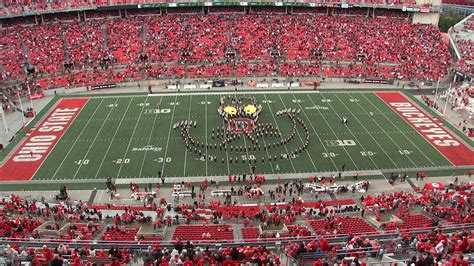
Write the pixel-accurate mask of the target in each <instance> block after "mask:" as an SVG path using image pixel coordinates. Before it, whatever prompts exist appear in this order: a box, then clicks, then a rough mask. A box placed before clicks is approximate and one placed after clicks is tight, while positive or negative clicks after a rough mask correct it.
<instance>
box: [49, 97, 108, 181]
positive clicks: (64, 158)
mask: <svg viewBox="0 0 474 266" xmlns="http://www.w3.org/2000/svg"><path fill="white" fill-rule="evenodd" d="M103 101H104V99H102V100H101V101H100V103H99V104H98V105H97V108H96V109H95V110H94V113H92V115H91V116H90V117H91V118H92V117H93V116H94V115H95V113H96V112H97V110H99V107H100V106H101V105H102V102H103ZM91 120H92V119H89V120H87V123H86V125H85V126H84V127H83V128H82V130H81V132H80V133H79V135H77V137H76V139H75V140H74V143H73V144H72V146H71V148H69V150H68V152H67V153H66V155H65V156H64V157H63V159H62V161H61V163H60V164H59V166H58V168H57V169H56V171H55V172H54V174H53V176H52V177H51V180H54V178H55V177H56V175H57V174H58V172H59V169H61V167H62V166H63V164H64V162H65V161H66V159H67V157H68V156H69V154H70V153H71V151H72V150H73V148H74V147H75V146H76V143H77V141H78V140H79V137H81V136H82V133H84V131H85V130H86V128H87V126H88V125H89V123H90V121H91ZM71 126H72V124H71Z"/></svg>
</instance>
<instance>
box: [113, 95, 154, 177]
mask: <svg viewBox="0 0 474 266" xmlns="http://www.w3.org/2000/svg"><path fill="white" fill-rule="evenodd" d="M147 100H148V96H147V97H146V98H145V102H144V103H143V106H142V110H141V111H140V114H139V115H138V119H137V122H136V123H135V127H134V128H133V132H132V136H131V137H130V140H129V141H128V145H127V149H126V150H125V153H124V155H123V157H122V163H121V164H120V168H119V170H118V173H117V176H116V177H115V178H116V179H117V178H119V176H120V172H122V167H123V165H124V160H125V158H127V153H128V150H129V149H130V144H132V139H133V136H135V132H136V131H137V127H138V124H139V123H140V118H141V117H142V114H143V110H144V109H145V107H146V102H147ZM132 101H133V99H132Z"/></svg>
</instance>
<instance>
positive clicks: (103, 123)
mask: <svg viewBox="0 0 474 266" xmlns="http://www.w3.org/2000/svg"><path fill="white" fill-rule="evenodd" d="M118 99H119V98H117V99H115V104H116V103H117V101H118ZM111 113H112V108H110V110H109V112H108V113H107V116H106V117H105V119H104V122H102V125H100V128H99V130H97V133H96V134H95V137H94V139H93V140H92V143H91V145H90V146H89V148H88V149H87V152H86V154H85V155H84V157H82V160H84V159H86V158H87V155H89V152H90V150H91V149H92V146H94V143H95V140H96V139H97V137H98V136H99V133H100V131H101V130H102V128H103V127H104V125H105V122H106V121H107V119H108V118H109V116H110V114H111ZM81 167H82V164H81V165H79V167H78V168H77V169H76V172H75V173H74V176H73V178H72V179H76V176H77V173H79V170H81Z"/></svg>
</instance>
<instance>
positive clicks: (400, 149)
mask: <svg viewBox="0 0 474 266" xmlns="http://www.w3.org/2000/svg"><path fill="white" fill-rule="evenodd" d="M362 97H364V96H362ZM357 105H358V106H359V107H360V108H361V109H364V108H363V107H362V106H361V105H360V103H357ZM378 111H380V110H378ZM372 120H373V121H374V122H375V124H376V125H377V126H378V127H379V128H380V129H381V130H382V131H383V132H384V133H385V135H387V137H388V138H389V139H390V140H391V141H392V142H393V143H394V144H395V146H396V147H397V148H398V150H399V151H402V150H403V149H402V148H401V147H400V145H398V143H397V142H396V141H395V140H394V139H393V138H392V136H391V135H390V134H389V133H387V132H386V131H385V129H384V128H383V127H382V126H381V125H380V124H379V123H378V122H377V120H376V119H372ZM406 155H408V154H406ZM407 158H408V160H410V162H411V163H412V164H413V166H415V167H417V165H416V164H415V162H413V160H412V159H411V158H410V157H409V156H407ZM397 168H398V166H397Z"/></svg>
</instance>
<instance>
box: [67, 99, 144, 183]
mask: <svg viewBox="0 0 474 266" xmlns="http://www.w3.org/2000/svg"><path fill="white" fill-rule="evenodd" d="M134 98H135V97H132V99H130V101H129V103H128V106H127V109H126V110H125V112H123V116H122V119H121V120H120V122H119V125H118V127H117V129H116V130H115V133H114V135H113V137H112V140H111V141H110V142H109V146H108V147H107V150H106V151H105V154H104V156H103V158H102V161H101V162H100V165H99V169H97V172H96V173H95V177H94V178H96V179H97V176H98V175H99V172H100V169H101V168H102V165H103V164H104V161H105V158H106V157H107V154H108V153H109V150H110V147H112V143H113V142H114V140H115V136H116V135H117V132H118V131H119V129H120V126H121V125H122V122H123V119H124V118H125V115H126V114H127V112H128V109H129V108H130V105H131V104H132V101H133V99H134ZM117 99H118V98H117ZM92 143H94V142H92ZM92 146H93V145H91V147H92ZM89 151H90V148H89ZM89 151H88V152H87V153H89ZM78 172H79V171H78ZM76 175H77V172H76Z"/></svg>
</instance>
